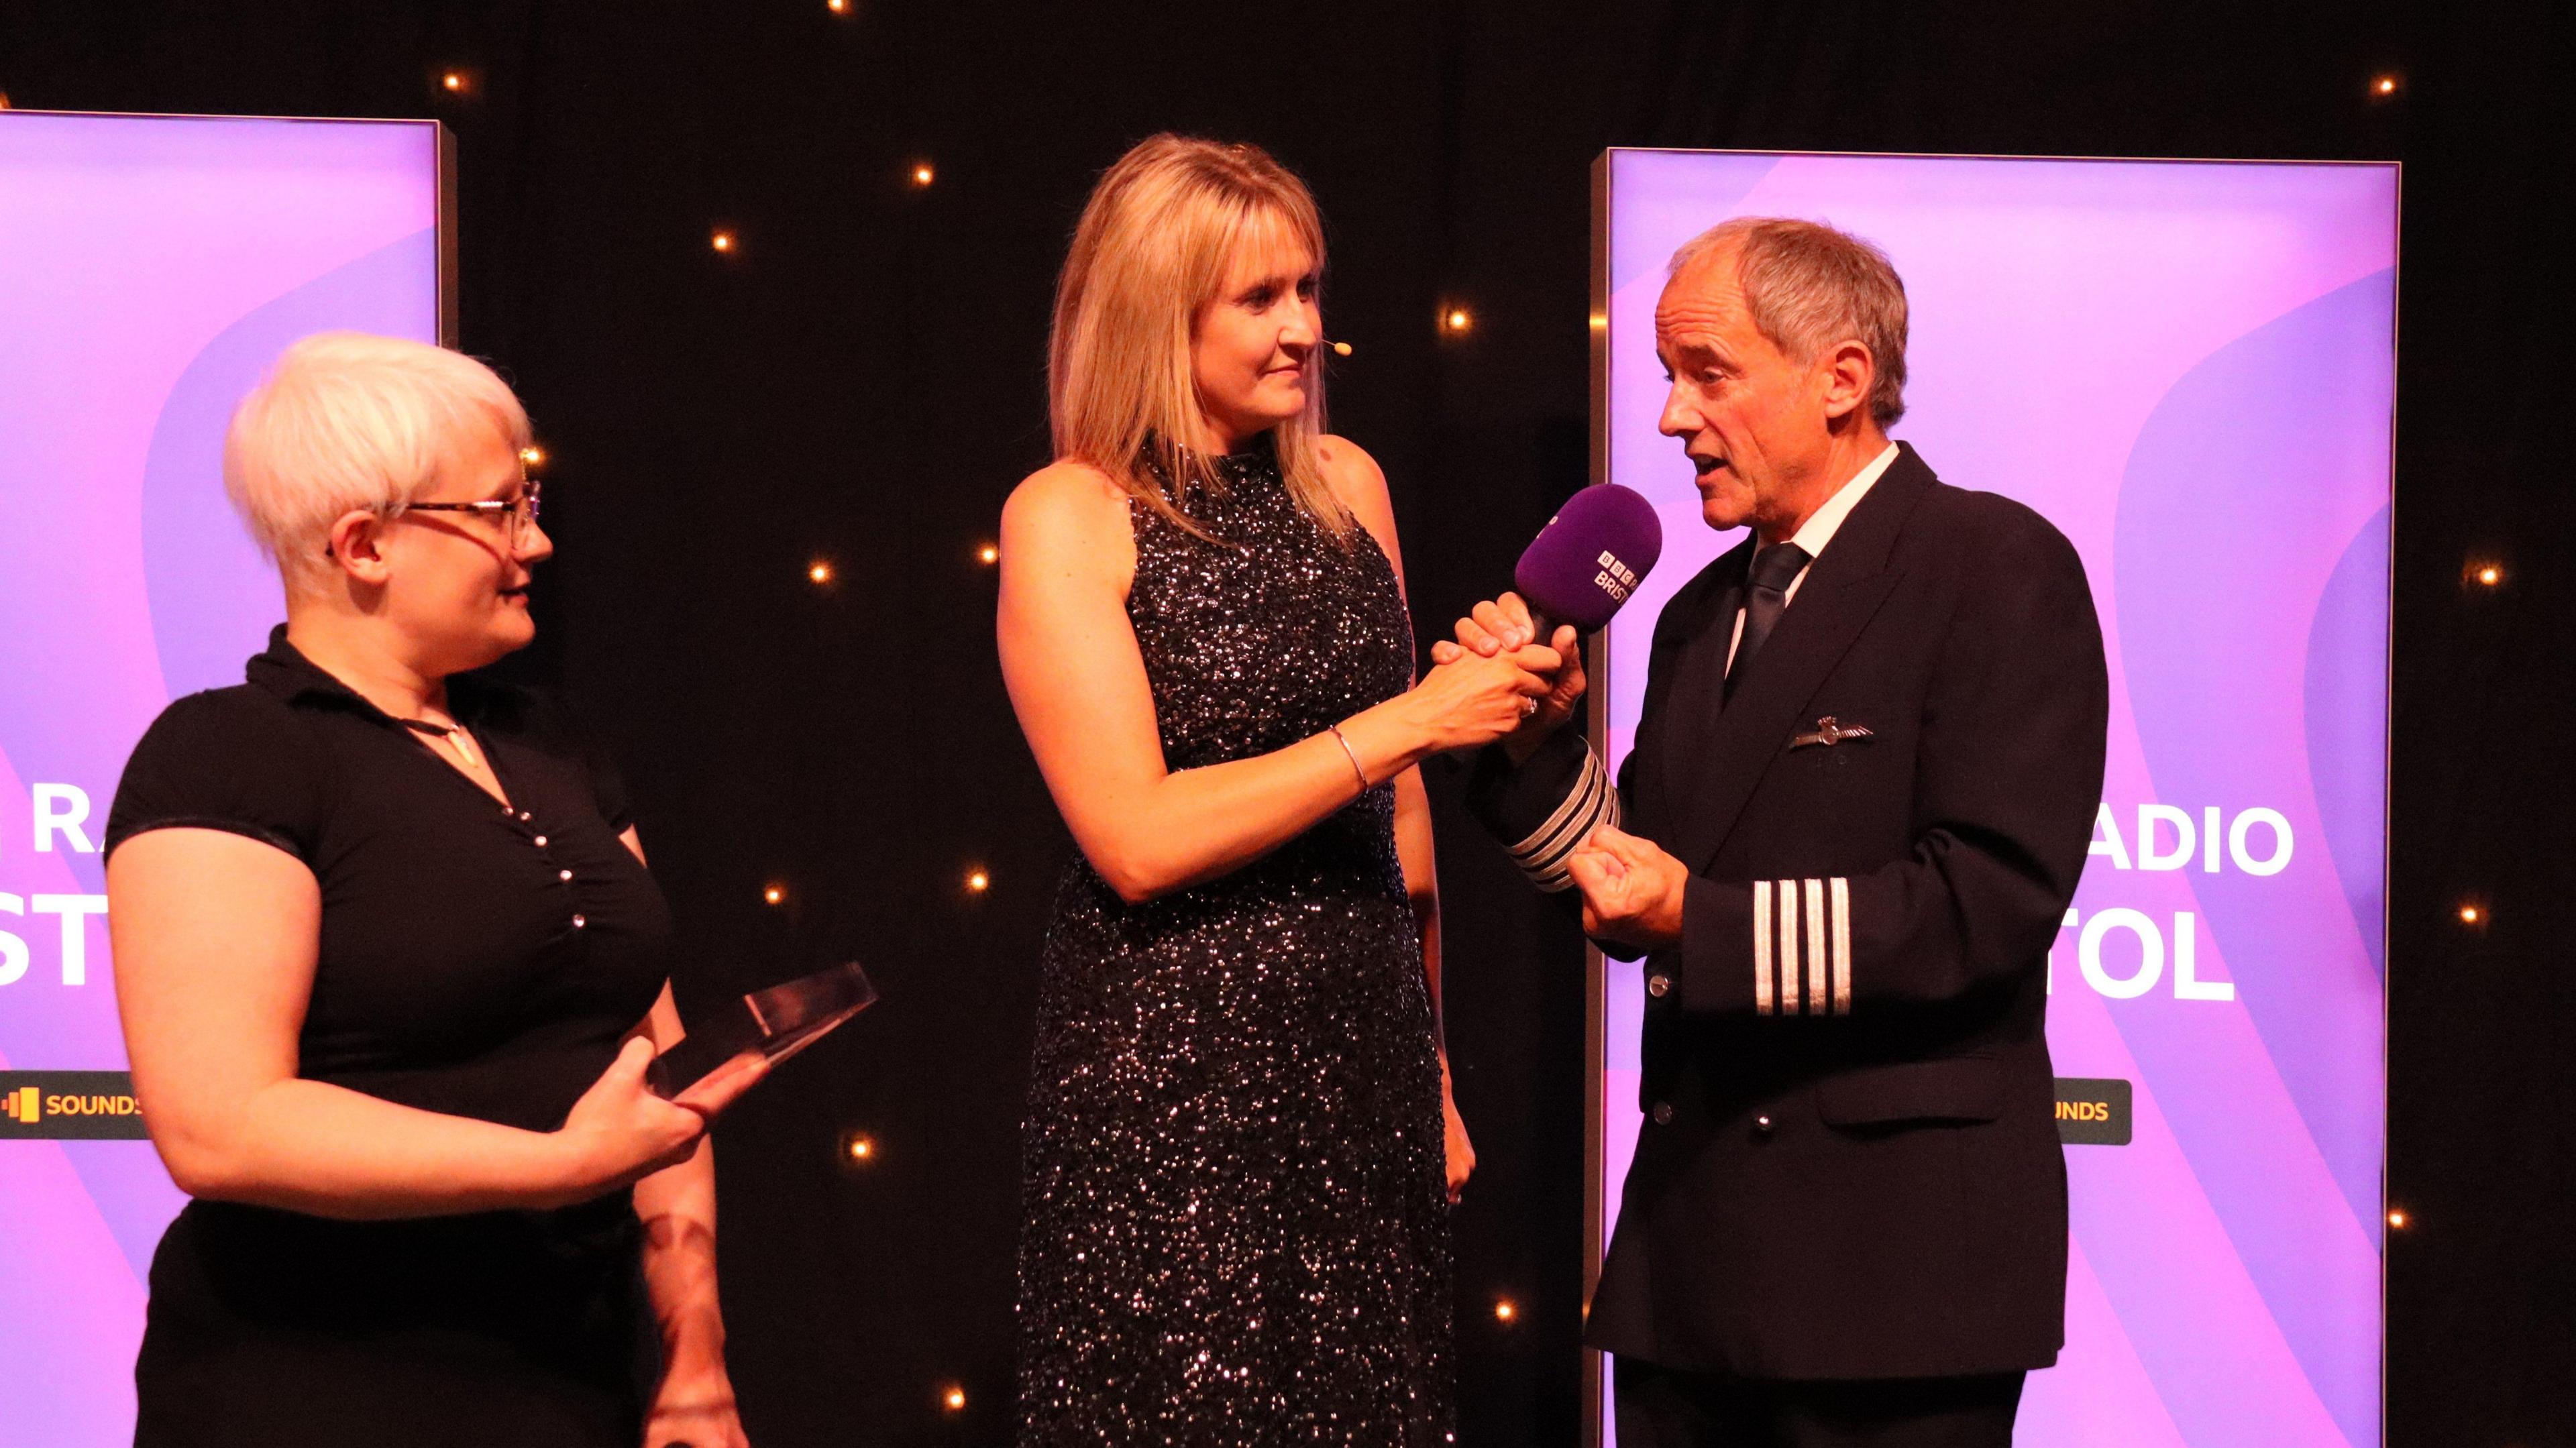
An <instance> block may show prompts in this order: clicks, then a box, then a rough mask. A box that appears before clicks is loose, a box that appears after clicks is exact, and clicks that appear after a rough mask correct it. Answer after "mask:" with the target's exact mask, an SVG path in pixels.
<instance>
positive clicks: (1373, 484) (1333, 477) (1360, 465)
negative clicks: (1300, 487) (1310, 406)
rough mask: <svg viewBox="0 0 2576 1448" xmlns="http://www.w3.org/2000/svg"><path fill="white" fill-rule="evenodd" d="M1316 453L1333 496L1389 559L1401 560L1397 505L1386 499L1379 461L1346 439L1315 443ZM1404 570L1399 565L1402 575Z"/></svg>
mask: <svg viewBox="0 0 2576 1448" xmlns="http://www.w3.org/2000/svg"><path fill="white" fill-rule="evenodd" d="M1315 452H1316V455H1317V456H1318V457H1320V458H1321V459H1322V460H1323V464H1324V481H1325V482H1327V483H1329V484H1331V485H1332V489H1333V496H1335V497H1337V498H1339V499H1341V500H1342V506H1343V507H1345V508H1348V509H1350V510H1351V516H1352V517H1354V518H1357V519H1359V520H1360V526H1362V527H1364V528H1366V529H1368V530H1369V534H1370V536H1372V537H1374V538H1376V539H1377V546H1378V547H1379V548H1380V549H1382V550H1384V552H1385V553H1386V556H1387V557H1388V558H1390V559H1394V558H1398V557H1400V556H1401V555H1400V553H1399V551H1398V549H1397V547H1396V541H1395V504H1394V503H1393V501H1391V500H1390V499H1389V498H1388V497H1387V492H1386V473H1385V471H1384V470H1383V469H1381V468H1380V467H1378V465H1377V459H1375V458H1373V457H1370V456H1369V455H1368V451H1367V450H1366V449H1365V448H1362V447H1361V446H1360V445H1359V444H1358V443H1355V442H1353V441H1351V440H1350V439H1349V438H1346V437H1336V436H1333V435H1331V434H1326V435H1325V436H1323V437H1320V438H1317V439H1316V440H1315ZM1402 571H1403V566H1402V565H1401V564H1398V565H1397V572H1398V573H1399V574H1401V573H1402Z"/></svg>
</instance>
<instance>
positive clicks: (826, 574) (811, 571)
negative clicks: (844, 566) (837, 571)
mask: <svg viewBox="0 0 2576 1448" xmlns="http://www.w3.org/2000/svg"><path fill="white" fill-rule="evenodd" d="M805 576H806V577H807V578H810V579H812V580H813V581H814V582H815V583H817V584H824V583H829V582H831V581H832V561H831V560H830V559H828V558H817V559H815V560H814V561H813V563H812V564H811V565H810V566H808V567H807V568H806V570H805Z"/></svg>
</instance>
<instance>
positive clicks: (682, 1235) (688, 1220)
mask: <svg viewBox="0 0 2576 1448" xmlns="http://www.w3.org/2000/svg"><path fill="white" fill-rule="evenodd" d="M635 1215H636V1216H637V1217H638V1218H641V1219H642V1221H643V1223H644V1285H645V1289H646V1291H647V1292H649V1293H650V1294H651V1296H652V1299H653V1319H654V1321H655V1322H657V1323H659V1324H660V1325H661V1330H662V1354H663V1364H664V1372H665V1374H666V1376H668V1377H671V1378H675V1379H678V1378H700V1377H703V1376H705V1375H707V1374H710V1373H712V1374H715V1375H718V1376H721V1375H722V1373H723V1371H724V1312H723V1309H722V1306H721V1304H720V1301H719V1298H718V1296H717V1293H716V1159H715V1143H714V1142H713V1141H702V1142H700V1143H698V1150H697V1154H696V1155H695V1156H692V1157H690V1158H689V1159H688V1160H687V1161H684V1162H682V1163H680V1164H679V1165H678V1166H674V1167H667V1168H665V1169H663V1170H661V1171H658V1172H655V1173H654V1174H653V1175H651V1176H648V1177H646V1178H644V1179H643V1180H642V1181H639V1182H637V1183H636V1184H635Z"/></svg>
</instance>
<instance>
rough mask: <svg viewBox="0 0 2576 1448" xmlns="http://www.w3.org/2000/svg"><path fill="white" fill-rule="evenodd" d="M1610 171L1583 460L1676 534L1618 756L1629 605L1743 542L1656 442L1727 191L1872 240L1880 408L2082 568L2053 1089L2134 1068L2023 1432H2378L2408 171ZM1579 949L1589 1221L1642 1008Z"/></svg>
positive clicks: (2094, 1176) (2224, 1441)
mask: <svg viewBox="0 0 2576 1448" xmlns="http://www.w3.org/2000/svg"><path fill="white" fill-rule="evenodd" d="M1609 166H1610V187H1609V208H1610V211H1609V216H1608V219H1607V221H1608V249H1607V256H1606V261H1607V264H1608V266H1609V268H1610V275H1609V297H1610V303H1609V318H1608V334H1609V344H1608V355H1609V368H1610V377H1609V427H1610V437H1609V456H1610V475H1611V477H1612V478H1614V479H1615V480H1617V481H1619V482H1622V483H1625V484H1627V485H1628V486H1629V487H1632V488H1635V489H1637V490H1639V491H1640V492H1643V493H1644V494H1645V495H1646V496H1647V497H1648V498H1649V499H1650V500H1651V501H1653V502H1654V504H1655V505H1656V509H1657V512H1658V514H1659V515H1660V516H1661V517H1662V519H1663V523H1664V530H1665V534H1664V536H1665V552H1664V558H1663V561H1662V563H1661V565H1660V566H1659V567H1658V568H1657V569H1656V571H1655V572H1654V574H1653V575H1652V576H1651V577H1650V578H1649V579H1648V580H1647V581H1646V583H1645V584H1644V585H1643V586H1641V587H1640V588H1639V589H1638V591H1637V596H1636V597H1635V598H1634V599H1633V600H1632V601H1631V602H1630V604H1629V607H1628V610H1627V612H1626V613H1624V614H1623V615H1622V620H1621V622H1619V623H1617V624H1614V625H1613V626H1612V628H1611V630H1610V640H1609V650H1610V660H1611V663H1610V678H1609V703H1610V724H1609V744H1610V754H1611V759H1612V762H1613V763H1614V764H1615V763H1616V762H1617V760H1619V759H1620V758H1622V757H1624V756H1625V754H1626V753H1627V750H1628V748H1629V745H1630V743H1631V742H1632V741H1633V739H1634V737H1635V731H1636V724H1637V714H1638V710H1639V709H1640V707H1641V705H1642V700H1643V695H1644V690H1645V683H1646V679H1645V668H1646V649H1647V644H1648V640H1649V636H1650V632H1651V624H1652V620H1653V619H1654V617H1655V615H1656V614H1657V613H1658V612H1660V610H1661V609H1662V607H1663V604H1664V602H1665V601H1666V600H1667V599H1669V598H1670V597H1671V596H1672V593H1673V591H1674V590H1675V589H1676V588H1678V587H1679V586H1680V585H1681V584H1682V583H1683V582H1684V581H1685V580H1687V579H1689V578H1690V577H1691V575H1692V574H1693V573H1695V572H1696V571H1697V570H1698V569H1699V568H1700V567H1702V566H1703V565H1705V564H1706V563H1707V562H1708V561H1709V560H1710V559H1712V558H1714V557H1716V556H1717V555H1718V554H1719V553H1721V552H1723V551H1724V550H1725V549H1726V548H1728V547H1731V546H1732V545H1733V544H1734V543H1735V542H1736V541H1737V540H1738V539H1739V538H1740V537H1741V535H1740V534H1732V533H1730V534H1726V535H1720V534H1717V533H1715V532H1712V531H1711V530H1710V529H1709V528H1708V527H1707V525H1706V524H1705V523H1703V522H1702V521H1701V519H1700V516H1699V498H1698V494H1697V493H1696V492H1695V491H1694V489H1693V488H1692V486H1691V471H1690V466H1689V464H1688V462H1687V461H1686V460H1685V459H1684V458H1683V456H1682V454H1681V451H1680V448H1679V446H1678V444H1676V443H1675V442H1674V441H1673V440H1672V439H1669V438H1665V437H1662V436H1659V435H1658V434H1657V432H1656V430H1655V420H1656V415H1657V413H1658V411H1659V410H1660V408H1661V406H1662V401H1663V394H1664V382H1663V377H1662V371H1661V367H1660V364H1659V363H1658V362H1657V361H1656V358H1655V354H1654V321H1653V314H1654V306H1655V298H1656V295H1657V293H1658V292H1659V291H1660V290H1661V288H1662V285H1663V282H1664V276H1665V264H1666V261H1667V259H1668V258H1669V257H1670V256H1671V254H1672V252H1673V250H1674V249H1675V248H1676V247H1678V246H1679V245H1680V244H1681V243H1683V242H1684V241H1687V240H1688V239H1689V238H1690V237H1692V236H1693V235H1695V234H1697V233H1698V232H1700V231H1702V230H1704V229H1706V228H1707V227H1709V226H1713V225H1715V224H1716V223H1718V222H1720V221H1723V220H1726V219H1727V218H1729V217H1732V216H1748V215H1771V216H1795V217H1807V218H1812V219H1817V220H1824V221H1830V222H1832V223H1833V224H1835V225H1837V226H1840V227H1842V228H1844V229H1845V230H1848V231H1851V232H1854V233H1856V234H1858V235H1860V236H1863V237H1866V238H1868V239H1870V240H1871V241H1874V242H1876V243H1878V244H1879V245H1880V246H1881V247H1883V248H1884V249H1885V250H1886V251H1887V252H1888V254H1889V256H1890V257H1891V258H1892V259H1893V260H1894V261H1895V263H1896V267H1897V270H1898V271H1899V272H1900V273H1902V274H1903V276H1904V278H1905V284H1906V292H1907V296H1908V299H1909V301H1910V304H1911V306H1912V312H1913V316H1912V338H1911V342H1910V345H1909V349H1908V358H1907V362H1908V371H1909V374H1910V382H1909V385H1908V389H1907V403H1908V410H1907V413H1906V416H1905V420H1904V422H1903V423H1902V424H1900V425H1899V426H1898V428H1897V429H1896V432H1897V435H1898V436H1900V437H1903V438H1905V439H1906V440H1908V441H1910V442H1912V443H1913V444H1914V446H1915V447H1916V448H1917V449H1918V450H1919V451H1920V452H1921V453H1922V454H1923V456H1924V458H1925V459H1926V460H1927V461H1928V462H1930V463H1931V464H1932V466H1933V468H1934V470H1935V471H1937V472H1939V473H1940V474H1941V475H1942V476H1943V477H1944V478H1945V479H1946V480H1947V481H1949V482H1952V483H1955V484H1959V485H1961V486H1964V487H1970V488H1978V489H1983V490H1987V491H1991V492H1997V493H2002V494H2005V495H2007V496H2010V497H2013V498H2017V499H2019V500H2021V501H2022V502H2025V503H2028V504H2029V505H2030V506H2032V507H2034V508H2036V509H2038V510H2039V511H2040V512H2041V513H2042V514H2044V515H2046V516H2047V517H2048V518H2049V519H2050V520H2051V521H2053V522H2055V523H2056V524H2057V526H2058V527H2059V528H2060V529H2062V530H2064V532H2065V533H2066V535H2067V536H2068V537H2069V538H2071V539H2073V540H2074V542H2075V545H2076V548H2077V549H2078V550H2079V551H2080V552H2081V553H2082V555H2083V557H2084V562H2085V567H2086V569H2087V571H2088V572H2089V574H2090V576H2091V578H2092V582H2093V591H2094V598H2095V602H2096V605H2097V606H2098V607H2099V608H2100V610H2101V614H2102V622H2103V629H2104V633H2105V635H2106V640H2105V642H2106V644H2107V646H2108V649H2109V652H2110V661H2111V696H2112V717H2111V735H2110V761H2109V770H2108V775H2107V778H2106V780H2105V782H2104V785H2103V799H2102V809H2101V814H2100V817H2099V820H2098V822H2097V825H2096V831H2095V842H2094V846H2093V859H2092V861H2091V866H2090V868H2089V869H2088V871H2087V872H2086V875H2085V877H2084V881H2083V884H2082V886H2081V888H2080V889H2079V890H2078V891H2077V894H2076V899H2075V908H2074V909H2073V910H2072V911H2070V912H2069V913H2068V917H2067V928H2066V930H2065V931H2064V933H2063V934H2061V935H2060V937H2059V940H2058V944H2057V948H2056V950H2055V952H2054V953H2053V955H2052V957H2051V967H2050V968H2051V1001H2050V1015H2049V1043H2050V1047H2051V1050H2052V1053H2053V1054H2054V1056H2055V1059H2056V1064H2057V1071H2058V1074H2059V1075H2060V1076H2062V1077H2094V1078H2109V1079H2116V1080H2124V1081H2127V1082H2129V1083H2130V1085H2131V1090H2132V1098H2133V1117H2134V1119H2133V1127H2132V1137H2131V1140H2130V1142H2129V1144H2128V1145H2125V1146H2092V1145H2073V1146H2069V1147H2068V1148H2067V1165H2068V1171H2069V1176H2070V1180H2071V1183H2072V1192H2073V1231H2074V1240H2073V1243H2072V1253H2071V1257H2070V1263H2071V1266H2070V1272H2069V1281H2068V1285H2067V1347H2066V1352H2065V1354H2064V1355H2063V1356H2062V1357H2061V1358H2060V1360H2059V1364H2058V1366H2057V1367H2056V1368H2054V1369H2052V1370H2050V1371H2048V1372H2045V1373H2041V1374H2038V1375H2036V1376H2035V1377H2034V1378H2033V1379H2032V1380H2031V1385H2030V1390H2029V1393H2028V1396H2027V1397H2026V1398H2025V1400H2024V1406H2023V1410H2022V1418H2021V1429H2020V1433H2019V1435H2018V1441H2020V1442H2021V1443H2023V1444H2027V1445H2036V1448H2071V1445H2088V1448H2089V1445H2115V1444H2116V1445H2121V1448H2130V1445H2149V1444H2176V1445H2190V1448H2237V1445H2244V1448H2253V1445H2258V1444H2259V1445H2266V1448H2328V1445H2344V1448H2376V1445H2377V1444H2378V1443H2379V1441H2380V1438H2379V1398H2380V1381H2379V1358H2380V1338H2381V1307H2380V1252H2381V1245H2382V1243H2381V1229H2382V1225H2383V1221H2384V1219H2383V1217H2382V1215H2381V1192H2380V1177H2381V1164H2382V1157H2383V1153H2382V1134H2383V1124H2384V1120H2385V1109H2384V1074H2383V1055H2382V1045H2381V1043H2382V1036H2383V1027H2384V1020H2385V1013H2384V1005H2383V1003H2384V993H2383V989H2382V978H2383V971H2384V964H2383V961H2382V957H2381V950H2382V946H2381V939H2382V935H2381V887H2382V868H2383V860H2384V858H2385V851H2386V843H2387V834H2386V810H2385V802H2386V788H2385V772H2386V765H2385V760H2386V745H2387V727H2388V700H2387V667H2388V582H2389V571H2388V559H2389V553H2388V538H2389V535H2388V509H2389V497H2390V444H2391V423H2390V414H2391V407H2392V403H2393V397H2394V376H2395V362H2396V354H2395V344H2394V338H2395V307H2396V262H2397V257H2396V233H2397V173H2396V168H2395V167H2393V166H2376V165H2368V166H2340V165H2273V164H2216V163H2211V164H2202V163H2181V162H2133V161H2036V160H2005V159H1960V158H1944V157H1877V156H1798V155H1744V154H1716V153H1690V152H1649V151H1614V152H1612V153H1611V155H1610V158H1609ZM1608 976H1609V979H1608V988H1607V992H1606V999H1605V1000H1604V1001H1603V1002H1602V1007H1601V1008H1602V1009H1603V1011H1604V1012H1605V1034H1606V1039H1607V1042H1608V1048H1609V1058H1608V1063H1607V1064H1608V1072H1607V1075H1606V1077H1605V1080H1604V1082H1603V1099H1604V1113H1605V1115H1604V1120H1603V1122H1602V1128H1603V1130H1602V1139H1603V1141H1604V1142H1605V1143H1606V1145H1605V1150H1604V1160H1603V1162H1602V1163H1601V1166H1602V1173H1603V1176H1602V1185H1603V1197H1604V1201H1605V1226H1606V1217H1607V1216H1608V1215H1615V1213H1616V1211H1617V1209H1618V1201H1619V1185H1620V1181H1621V1179H1622V1178H1623V1176H1624V1175H1625V1173H1626V1170H1627V1164H1628V1157H1629V1152H1630V1148H1631V1147H1632V1146H1633V1143H1634V1141H1635V1135H1636V1114H1637V1107H1636V1101H1637V1096H1636V1072H1637V1065H1638V1063H1637V1039H1638V1029H1639V1025H1640V1019H1641V1015H1642V1011H1643V1004H1644V1002H1643V995H1642V990H1641V987H1640V983H1639V981H1638V980H1637V978H1636V973H1635V972H1633V971H1628V970H1623V969H1620V968H1617V967H1616V966H1614V967H1613V968H1612V969H1611V970H1610V971H1609V973H1608ZM1603 1432H1604V1435H1605V1441H1606V1440H1607V1438H1608V1435H1609V1433H1610V1429H1609V1426H1608V1425H1607V1423H1606V1422H1605V1424H1604V1427H1603Z"/></svg>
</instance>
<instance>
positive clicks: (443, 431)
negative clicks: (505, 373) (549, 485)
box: [224, 332, 529, 587]
mask: <svg viewBox="0 0 2576 1448" xmlns="http://www.w3.org/2000/svg"><path fill="white" fill-rule="evenodd" d="M475 428H489V429H491V430H492V431H494V432H496V433H498V434H499V435H500V436H502V437H504V438H506V439H508V440H509V443H510V445H511V446H512V447H513V448H524V447H526V446H527V445H528V439H529V433H528V414H527V411H526V410H525V409H524V408H522V407H521V406H520V405H519V399H518V398H517V396H515V395H514V394H513V393H512V392H511V391H510V385H509V384H508V383H506V382H503V381H502V380H501V379H500V377H499V376H498V375H496V374H495V373H494V372H493V371H492V369H491V368H489V367H486V366H484V365H483V364H482V363H480V362H477V361H475V360H474V359H473V358H471V357H468V356H465V355H464V354H462V353H458V352H451V351H449V350H447V349H446V348H444V347H433V346H431V345H429V344H428V343H426V342H412V341H406V340H404V339H402V338H399V337H375V336H369V335H368V334H366V333H364V332H319V333H316V334H314V335H313V336H310V337H306V338H304V339H303V340H302V341H300V342H297V343H296V344H295V345H294V346H291V347H289V348H287V349H286V351H285V352H283V353H282V354H280V355H279V357H278V359H277V361H276V362H275V363H274V364H272V365H271V366H270V368H269V369H268V375H267V376H265V377H263V378H261V379H260V382H259V385H258V386H257V387H254V388H252V389H251V391H250V395H249V396H247V397H244V398H243V399H242V400H241V405H240V406H239V407H236V408H234V409H233V419H232V425H231V427H230V428H228V429H227V430H226V431H225V433H224V493H225V496H227V497H229V498H231V499H232V504H233V511H234V512H236V513H239V514H240V515H241V520H242V525H243V526H244V527H246V528H248V529H249V530H250V536H251V538H252V540H253V541H255V542H257V543H258V544H259V547H260V551H261V552H263V553H265V554H267V555H268V557H269V560H270V561H271V562H273V563H275V564H276V565H277V567H278V571H279V572H280V573H281V574H282V575H284V577H285V579H286V582H287V584H288V586H289V587H294V586H296V585H298V584H300V583H304V582H308V581H310V580H311V579H312V578H313V577H314V576H315V575H317V574H319V573H320V572H321V570H322V562H321V559H322V554H323V548H324V540H325V539H326V538H327V537H328V536H329V534H330V530H331V525H332V524H333V523H334V522H337V521H338V520H339V518H340V517H341V515H343V514H345V513H348V512H350V511H352V510H355V509H365V510H368V511H371V512H377V513H382V514H385V515H386V516H388V517H390V516H392V515H394V514H397V513H400V512H401V511H402V510H403V509H404V508H406V507H409V506H410V505H411V502H412V500H413V499H414V498H416V497H418V496H419V495H420V493H421V491H422V490H423V489H425V488H427V487H429V486H430V485H431V484H433V483H435V482H436V481H437V479H438V469H439V466H440V463H441V461H442V460H443V459H444V458H445V457H446V456H447V453H448V451H449V448H450V447H451V445H452V444H453V443H454V442H455V441H456V440H457V439H458V437H459V436H460V435H463V434H466V433H468V432H470V431H471V430H472V429H475Z"/></svg>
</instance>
